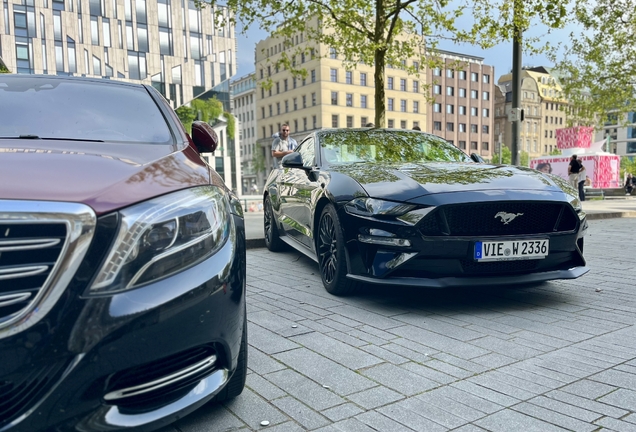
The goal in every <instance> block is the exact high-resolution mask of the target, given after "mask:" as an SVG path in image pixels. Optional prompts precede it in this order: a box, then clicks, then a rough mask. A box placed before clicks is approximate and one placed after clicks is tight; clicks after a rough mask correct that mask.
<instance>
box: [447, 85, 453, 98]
mask: <svg viewBox="0 0 636 432" xmlns="http://www.w3.org/2000/svg"><path fill="white" fill-rule="evenodd" d="M446 95H447V96H455V88H454V87H450V86H448V87H446Z"/></svg>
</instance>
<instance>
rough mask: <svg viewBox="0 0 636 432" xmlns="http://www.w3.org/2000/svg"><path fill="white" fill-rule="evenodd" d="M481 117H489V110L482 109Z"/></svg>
mask: <svg viewBox="0 0 636 432" xmlns="http://www.w3.org/2000/svg"><path fill="white" fill-rule="evenodd" d="M481 115H482V116H483V117H490V110H489V109H488V108H483V109H482V110H481Z"/></svg>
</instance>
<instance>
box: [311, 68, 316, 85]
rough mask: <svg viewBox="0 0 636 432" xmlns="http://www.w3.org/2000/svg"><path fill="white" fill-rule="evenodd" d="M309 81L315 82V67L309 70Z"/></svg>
mask: <svg viewBox="0 0 636 432" xmlns="http://www.w3.org/2000/svg"><path fill="white" fill-rule="evenodd" d="M311 82H312V83H315V82H316V69H313V70H312V71H311Z"/></svg>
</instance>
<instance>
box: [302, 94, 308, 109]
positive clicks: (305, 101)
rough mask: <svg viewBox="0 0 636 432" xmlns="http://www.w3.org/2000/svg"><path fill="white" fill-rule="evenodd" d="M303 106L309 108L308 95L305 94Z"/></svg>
mask: <svg viewBox="0 0 636 432" xmlns="http://www.w3.org/2000/svg"><path fill="white" fill-rule="evenodd" d="M303 108H307V95H303Z"/></svg>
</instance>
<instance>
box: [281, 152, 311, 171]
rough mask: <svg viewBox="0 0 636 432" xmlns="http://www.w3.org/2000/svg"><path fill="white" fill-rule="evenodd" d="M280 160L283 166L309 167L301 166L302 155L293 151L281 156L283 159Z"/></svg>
mask: <svg viewBox="0 0 636 432" xmlns="http://www.w3.org/2000/svg"><path fill="white" fill-rule="evenodd" d="M281 162H282V165H283V168H299V169H311V168H307V167H305V166H303V157H302V156H301V155H300V153H298V152H293V153H290V154H288V155H286V156H283V160H282V161H281Z"/></svg>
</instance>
